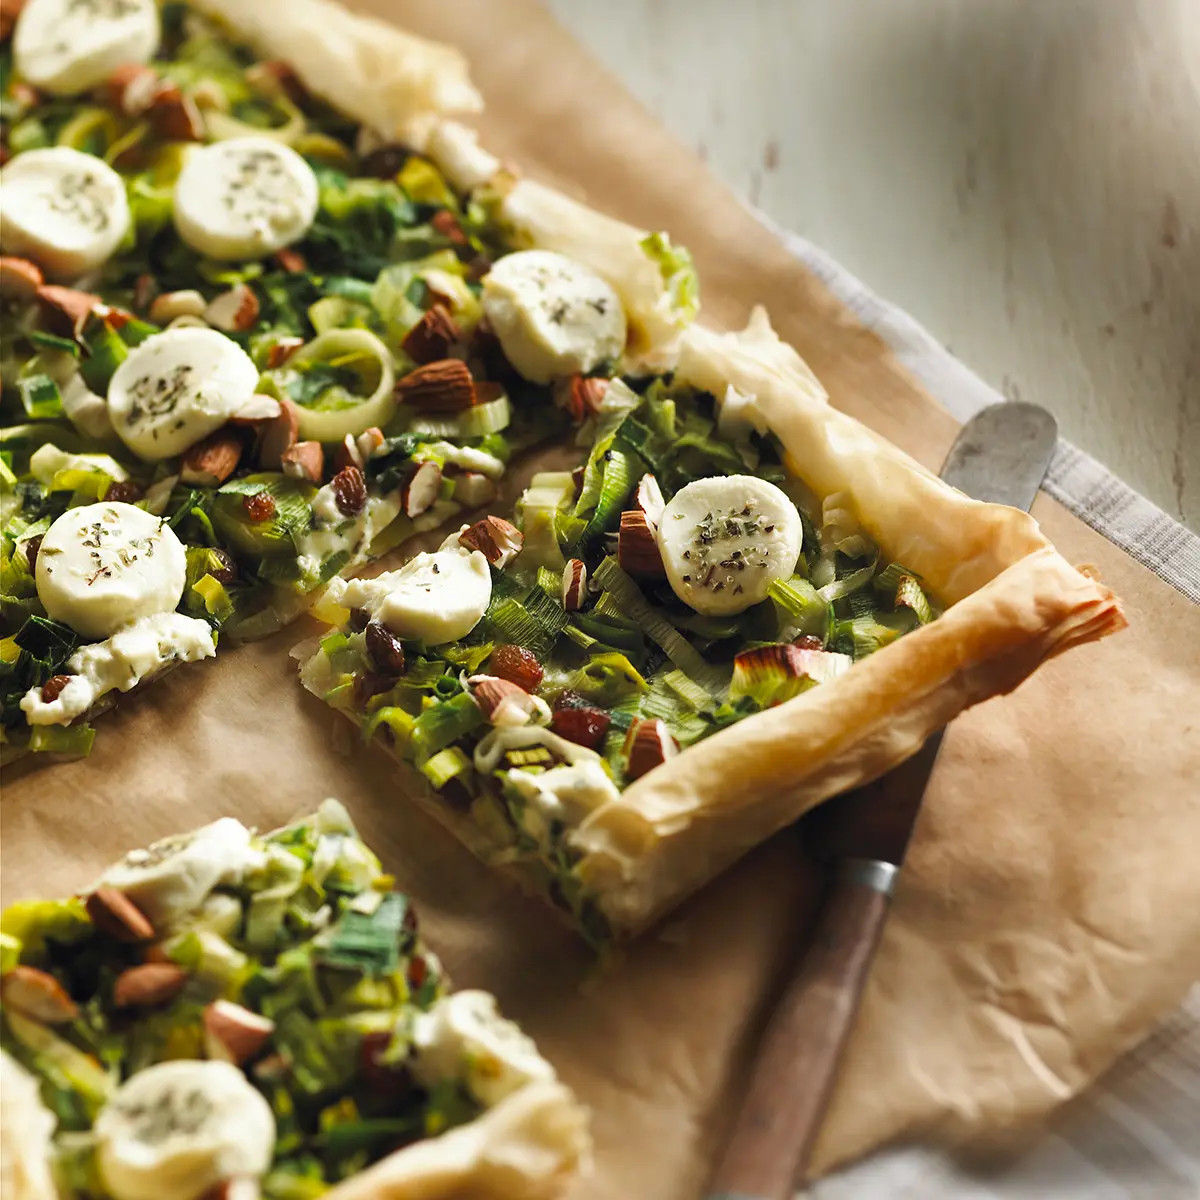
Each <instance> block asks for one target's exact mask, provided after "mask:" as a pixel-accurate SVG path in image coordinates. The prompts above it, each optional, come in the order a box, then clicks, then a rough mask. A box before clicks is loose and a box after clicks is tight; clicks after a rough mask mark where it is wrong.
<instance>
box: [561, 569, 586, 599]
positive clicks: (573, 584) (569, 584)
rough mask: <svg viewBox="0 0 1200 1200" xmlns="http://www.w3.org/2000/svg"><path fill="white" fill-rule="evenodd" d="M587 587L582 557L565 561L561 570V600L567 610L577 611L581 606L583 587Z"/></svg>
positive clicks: (583, 593)
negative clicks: (564, 567)
mask: <svg viewBox="0 0 1200 1200" xmlns="http://www.w3.org/2000/svg"><path fill="white" fill-rule="evenodd" d="M586 587H587V566H586V565H585V563H584V561H583V559H581V558H572V559H569V560H568V561H567V565H566V569H565V570H564V571H563V584H562V602H563V608H565V609H566V610H567V612H578V611H579V610H580V609H581V608H582V607H583V598H584V595H585V592H584V589H585V588H586Z"/></svg>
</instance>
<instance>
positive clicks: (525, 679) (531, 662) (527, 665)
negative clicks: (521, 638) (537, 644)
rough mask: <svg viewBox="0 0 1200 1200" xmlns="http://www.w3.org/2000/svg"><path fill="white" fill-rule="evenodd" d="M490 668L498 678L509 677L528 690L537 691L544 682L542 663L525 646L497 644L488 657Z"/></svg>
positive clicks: (509, 679) (512, 681)
mask: <svg viewBox="0 0 1200 1200" xmlns="http://www.w3.org/2000/svg"><path fill="white" fill-rule="evenodd" d="M488 670H489V671H490V672H491V673H492V674H493V675H495V676H496V678H497V679H507V680H508V681H509V683H515V684H516V685H517V687H519V688H523V689H524V690H525V691H527V692H534V691H536V690H537V686H538V684H539V683H541V682H542V664H541V663H540V662H538V660H537V655H536V654H534V653H533V651H532V650H526V649H525V647H524V646H497V647H496V648H495V650H493V651H492V654H491V657H490V658H489V659H488Z"/></svg>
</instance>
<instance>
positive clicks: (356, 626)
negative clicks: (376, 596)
mask: <svg viewBox="0 0 1200 1200" xmlns="http://www.w3.org/2000/svg"><path fill="white" fill-rule="evenodd" d="M370 620H371V614H370V613H369V612H367V610H366V609H365V608H352V609H351V610H350V628H351V629H352V630H354V632H355V633H362V631H363V630H364V629H366V627H367V624H368V622H369V621H370Z"/></svg>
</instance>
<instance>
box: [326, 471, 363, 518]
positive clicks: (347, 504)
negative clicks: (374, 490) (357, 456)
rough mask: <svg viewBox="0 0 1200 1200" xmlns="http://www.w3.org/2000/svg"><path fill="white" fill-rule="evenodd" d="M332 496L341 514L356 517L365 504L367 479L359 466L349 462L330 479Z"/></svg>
mask: <svg viewBox="0 0 1200 1200" xmlns="http://www.w3.org/2000/svg"><path fill="white" fill-rule="evenodd" d="M329 486H330V488H331V489H332V491H333V498H334V500H335V502H336V503H337V506H338V511H339V512H341V513H342V515H343V516H347V517H357V516H358V514H359V513H360V512H362V510H363V509H364V508H366V506H367V481H366V478H365V476H364V475H363V473H362V468H361V467H356V466H354V465H353V463H351V464H350V465H348V466H345V467H343V468H342V469H341V470H340V471H339V472H338V473H337V474H336V475H335V476H334V477H333V478H332V479H331V480H330V481H329Z"/></svg>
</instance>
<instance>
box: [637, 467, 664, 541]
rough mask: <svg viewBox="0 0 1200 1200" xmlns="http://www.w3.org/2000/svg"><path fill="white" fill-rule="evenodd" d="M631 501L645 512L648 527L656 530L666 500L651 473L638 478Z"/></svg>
mask: <svg viewBox="0 0 1200 1200" xmlns="http://www.w3.org/2000/svg"><path fill="white" fill-rule="evenodd" d="M633 502H634V506H635V507H636V508H638V509H639V510H640V511H641V512H642V513H644V514H645V517H646V523H647V524H648V525H649V526H650V528H651V529H654V530H657V529H658V523H659V521H661V520H662V515H663V509H664V508H666V507H667V502H666V501H665V500H664V499H663V494H662V488H660V487H659V486H658V480H657V479H655V478H654V476H653V475H643V476H642V477H641V479H639V480H638V485H637V491H636V492H634V496H633Z"/></svg>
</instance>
